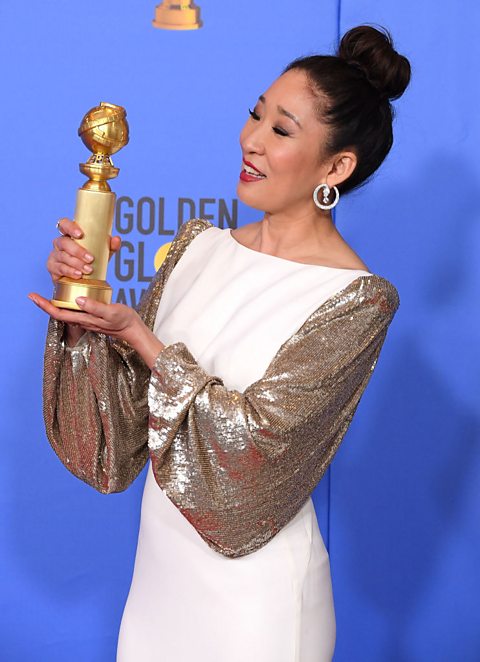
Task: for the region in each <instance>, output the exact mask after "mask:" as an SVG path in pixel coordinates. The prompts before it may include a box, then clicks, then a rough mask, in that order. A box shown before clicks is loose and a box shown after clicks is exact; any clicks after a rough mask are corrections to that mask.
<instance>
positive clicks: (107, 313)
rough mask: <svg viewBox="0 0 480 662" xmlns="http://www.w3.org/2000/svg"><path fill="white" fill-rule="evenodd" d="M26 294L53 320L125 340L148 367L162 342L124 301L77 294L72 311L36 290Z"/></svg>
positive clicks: (151, 365)
mask: <svg viewBox="0 0 480 662" xmlns="http://www.w3.org/2000/svg"><path fill="white" fill-rule="evenodd" d="M28 297H29V299H31V300H32V301H33V302H34V303H35V304H36V305H37V306H38V307H39V308H41V309H42V310H43V311H45V312H46V313H47V314H48V315H50V316H51V317H53V318H54V319H56V320H59V321H61V322H66V323H67V324H72V325H78V326H81V327H82V328H83V329H85V330H86V331H95V332H96V333H105V334H107V335H108V336H112V337H113V338H118V339H120V340H124V341H125V342H127V343H128V344H129V345H130V346H131V347H133V349H134V350H136V351H137V352H138V353H139V354H140V356H141V357H142V359H143V360H144V361H145V363H146V364H147V365H148V367H149V368H150V369H152V367H153V365H154V363H155V359H156V357H157V356H158V354H159V353H160V352H161V351H162V349H163V348H164V346H165V345H164V344H163V343H161V342H160V340H158V338H157V337H156V336H155V334H154V333H153V332H152V331H150V329H149V328H148V327H147V326H146V325H145V323H144V322H143V320H142V318H141V317H140V315H139V314H138V313H137V312H136V311H135V310H133V308H130V307H129V306H125V305H124V304H123V303H100V301H95V300H94V299H90V298H89V297H77V298H76V299H75V301H76V302H77V303H78V305H79V306H80V308H81V311H75V310H68V309H66V308H57V307H56V306H54V305H53V304H52V303H50V301H49V300H48V299H45V298H44V297H42V296H41V295H40V294H37V293H36V292H31V293H30V294H29V295H28Z"/></svg>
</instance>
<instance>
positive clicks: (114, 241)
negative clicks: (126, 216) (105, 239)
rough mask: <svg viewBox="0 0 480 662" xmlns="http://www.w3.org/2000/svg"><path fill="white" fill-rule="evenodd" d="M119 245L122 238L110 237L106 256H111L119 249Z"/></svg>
mask: <svg viewBox="0 0 480 662" xmlns="http://www.w3.org/2000/svg"><path fill="white" fill-rule="evenodd" d="M121 245H122V240H121V239H120V237H110V255H109V256H108V259H109V260H110V258H111V257H112V255H113V254H114V253H116V252H117V251H118V250H119V249H120V246H121Z"/></svg>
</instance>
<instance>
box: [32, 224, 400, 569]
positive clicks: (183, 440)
mask: <svg viewBox="0 0 480 662" xmlns="http://www.w3.org/2000/svg"><path fill="white" fill-rule="evenodd" d="M211 225H212V224H211V223H209V222H208V221H204V220H201V219H193V220H191V221H188V222H187V223H186V224H184V225H183V226H182V227H181V228H180V230H179V232H178V234H177V236H176V237H175V239H174V241H173V243H172V246H171V248H170V251H169V252H168V255H167V257H166V259H165V261H164V263H163V265H162V267H161V269H160V270H159V272H158V273H157V275H156V277H155V279H154V280H153V281H152V284H151V286H150V288H149V290H148V291H147V292H146V294H145V296H144V298H143V299H142V302H141V304H140V307H139V313H140V315H141V316H142V317H143V319H144V320H145V323H146V324H147V325H148V326H149V328H152V326H153V322H154V319H155V315H156V311H157V308H158V305H159V301H160V297H161V294H162V291H163V287H164V284H165V282H166V280H167V278H168V275H169V274H170V273H171V271H172V269H173V267H174V266H175V264H176V263H177V261H178V260H179V259H180V257H181V255H182V254H183V251H184V250H185V249H186V247H187V246H188V244H189V243H190V241H192V239H193V238H194V237H195V236H196V235H197V234H198V232H201V231H202V230H204V229H206V228H208V227H211ZM398 306H399V298H398V293H397V290H396V289H395V287H394V286H393V285H392V284H391V283H390V282H389V281H387V280H386V279H384V278H382V277H380V276H377V275H368V276H361V277H359V278H357V279H355V280H354V281H353V282H352V283H350V285H348V286H347V287H346V288H344V289H343V290H341V291H340V292H339V293H337V294H336V295H334V296H333V297H331V298H330V299H328V300H327V301H325V302H324V303H323V304H322V305H321V306H319V308H318V309H317V310H316V311H314V312H313V313H312V314H311V315H310V316H309V317H308V319H307V320H305V322H304V324H303V325H302V326H301V328H300V329H299V330H298V331H297V332H296V333H294V334H293V335H292V336H291V337H290V338H289V339H288V340H286V341H285V342H284V343H283V345H282V346H281V347H280V349H279V350H278V352H277V353H276V355H275V356H274V358H273V359H272V361H271V363H270V364H269V366H268V368H267V370H266V371H265V373H264V375H263V376H262V378H261V379H259V380H257V381H256V382H254V383H252V384H250V385H249V386H248V387H247V388H246V389H245V390H244V391H243V392H239V391H236V390H234V389H227V388H225V386H224V384H223V382H222V380H221V378H220V377H218V376H215V375H210V374H207V373H206V372H205V371H204V370H203V368H202V367H201V366H200V365H199V364H198V363H197V361H196V360H195V357H194V356H193V355H192V354H191V352H190V351H189V349H188V347H187V346H186V345H185V344H184V343H182V342H176V343H172V344H169V345H167V346H166V347H165V348H164V350H163V351H162V352H160V354H159V355H158V357H157V359H156V362H155V365H154V367H153V370H152V371H151V373H150V371H149V370H148V369H147V368H146V366H145V365H144V364H143V362H142V360H141V359H140V358H139V357H138V356H137V355H136V353H135V352H134V351H133V350H131V349H130V348H129V347H128V346H127V345H126V344H125V343H122V342H119V341H115V340H112V339H109V338H108V337H106V336H104V335H102V334H93V333H87V334H85V335H84V336H83V338H82V339H81V341H80V342H79V344H78V345H77V346H76V347H75V348H67V347H65V346H64V343H63V341H62V333H63V328H62V324H60V323H57V322H55V321H54V320H50V323H49V331H48V336H47V345H46V353H45V375H44V413H45V422H46V429H47V434H48V438H49V440H50V443H51V444H52V446H53V448H54V449H55V451H56V452H57V454H58V455H59V457H60V459H61V460H62V462H63V463H64V464H65V465H66V466H67V467H68V468H69V469H70V471H72V472H73V473H74V474H75V475H77V476H78V477H79V478H81V479H82V480H84V481H85V482H87V483H89V484H90V485H92V486H93V487H95V488H96V489H98V490H99V491H101V492H116V491H120V490H123V489H125V488H126V487H127V486H128V485H129V484H130V483H131V482H132V481H133V480H134V478H135V477H136V476H137V475H138V473H139V471H140V470H141V469H142V467H143V466H144V464H145V462H146V460H147V457H148V454H150V457H151V460H152V468H153V471H154V475H155V478H156V481H157V483H158V485H159V486H160V487H161V488H162V489H163V490H164V491H165V493H166V494H167V496H168V497H169V498H170V500H171V501H172V502H173V503H174V504H175V505H176V507H177V508H178V509H179V510H180V512H181V513H182V514H183V515H184V516H185V517H186V518H187V520H188V521H189V522H190V523H191V524H192V525H193V526H194V527H195V529H196V530H197V531H198V533H199V535H200V536H201V537H202V538H203V539H204V540H205V542H206V543H207V544H208V545H209V546H210V547H212V548H213V549H214V550H216V551H217V552H219V553H221V554H223V555H224V556H227V557H238V556H242V555H245V554H248V553H251V552H253V551H255V550H257V549H259V548H260V547H262V546H263V545H265V544H266V543H267V542H268V541H269V540H270V539H271V538H272V537H273V536H274V535H275V534H276V533H277V532H278V531H280V529H281V528H282V527H283V526H285V524H287V523H288V522H289V521H290V520H291V519H292V518H293V517H294V515H295V514H296V513H297V512H298V511H299V510H300V508H301V507H302V505H303V504H304V503H305V501H306V500H307V498H308V497H309V495H310V494H311V492H312V491H313V489H314V488H315V486H316V485H317V483H318V482H319V480H320V479H321V478H322V476H323V474H324V473H325V471H326V469H327V467H328V465H329V464H330V462H331V460H332V458H333V457H334V455H335V453H336V451H337V449H338V446H339V444H340V442H341V440H342V439H343V437H344V435H345V433H346V431H347V429H348V427H349V425H350V422H351V420H352V417H353V415H354V413H355V411H356V408H357V406H358V403H359V401H360V398H361V396H362V394H363V392H364V390H365V387H366V386H367V383H368V381H369V379H370V377H371V375H372V372H373V370H374V368H375V365H376V363H377V360H378V356H379V353H380V350H381V348H382V345H383V342H384V340H385V336H386V333H387V329H388V326H389V324H390V322H391V320H392V319H393V317H394V315H395V312H396V310H397V308H398Z"/></svg>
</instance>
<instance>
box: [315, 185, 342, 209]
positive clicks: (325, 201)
mask: <svg viewBox="0 0 480 662" xmlns="http://www.w3.org/2000/svg"><path fill="white" fill-rule="evenodd" d="M332 188H333V190H334V191H335V198H334V200H333V202H331V203H330V204H328V196H329V195H330V191H331V190H332V189H331V188H330V186H329V185H328V184H319V185H318V186H317V188H316V189H315V190H314V192H313V201H314V203H315V204H316V205H317V207H319V208H320V209H333V208H334V207H335V205H336V204H337V203H338V201H339V199H340V193H339V191H338V188H337V187H336V186H333V187H332ZM321 189H323V200H322V202H320V201H319V199H318V194H319V192H320V190H321Z"/></svg>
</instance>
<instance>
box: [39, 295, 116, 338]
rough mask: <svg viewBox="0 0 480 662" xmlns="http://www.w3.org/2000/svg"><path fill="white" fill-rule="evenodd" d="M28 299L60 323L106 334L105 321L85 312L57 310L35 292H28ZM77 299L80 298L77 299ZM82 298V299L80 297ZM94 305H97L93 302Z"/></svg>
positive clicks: (66, 309)
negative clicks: (76, 325)
mask: <svg viewBox="0 0 480 662" xmlns="http://www.w3.org/2000/svg"><path fill="white" fill-rule="evenodd" d="M28 298H29V299H30V300H31V301H33V303H35V304H36V305H37V306H38V307H39V308H41V309H42V310H43V311H44V312H45V313H47V314H48V315H50V317H53V318H54V319H56V320H59V321H60V322H66V323H67V324H78V325H79V326H81V327H83V328H85V329H91V330H98V331H100V332H102V331H103V332H104V333H105V332H106V329H105V320H104V319H102V318H100V317H96V316H95V315H91V314H89V313H87V312H83V311H76V310H69V309H68V308H57V306H54V305H53V303H51V302H50V301H49V300H48V299H45V297H42V296H41V295H40V294H37V292H30V294H29V295H28ZM78 298H79V299H80V298H81V297H78ZM82 298H84V297H82ZM86 301H91V299H86ZM94 303H99V302H98V301H97V302H94ZM99 305H100V306H105V305H106V304H99Z"/></svg>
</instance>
